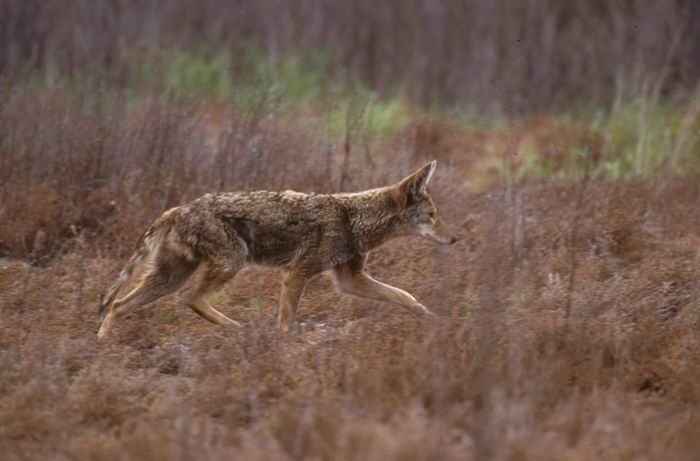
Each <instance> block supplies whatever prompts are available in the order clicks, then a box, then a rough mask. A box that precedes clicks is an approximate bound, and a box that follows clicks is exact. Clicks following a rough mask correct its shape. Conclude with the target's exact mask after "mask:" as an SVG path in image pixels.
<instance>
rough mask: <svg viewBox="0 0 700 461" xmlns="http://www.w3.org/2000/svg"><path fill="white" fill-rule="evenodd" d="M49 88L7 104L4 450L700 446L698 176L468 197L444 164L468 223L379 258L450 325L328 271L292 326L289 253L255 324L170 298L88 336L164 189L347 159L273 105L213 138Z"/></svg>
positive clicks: (365, 161) (297, 181)
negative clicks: (367, 296) (342, 288)
mask: <svg viewBox="0 0 700 461" xmlns="http://www.w3.org/2000/svg"><path fill="white" fill-rule="evenodd" d="M34 97H35V96H28V95H26V94H16V95H14V96H13V97H12V98H10V100H8V101H4V102H3V103H2V107H1V108H0V129H2V131H3V133H7V134H8V135H7V136H5V137H4V138H3V142H2V143H1V144H0V162H2V165H4V167H8V166H9V169H8V168H3V169H2V170H1V171H2V172H1V173H0V175H1V176H2V177H1V178H0V179H2V186H0V187H1V189H0V198H1V200H2V201H1V204H2V205H1V206H0V212H1V213H2V220H1V221H0V240H2V241H3V243H2V245H3V251H4V252H5V253H6V256H10V257H11V258H5V259H2V260H0V452H1V453H2V454H3V459H46V458H48V459H83V458H86V459H101V460H102V459H115V460H116V459H139V460H143V459H174V458H178V457H179V458H192V459H232V458H237V459H261V460H262V459H299V458H309V459H377V460H379V459H381V460H385V459H396V460H399V459H400V460H410V459H416V460H418V459H424V460H429V459H430V460H432V459H454V460H464V459H536V460H543V459H551V460H563V459H570V460H577V459H580V460H588V459H640V458H641V459H676V460H683V459H686V460H692V459H695V458H696V455H697V453H698V452H700V429H698V427H699V426H698V425H697V418H698V415H699V414H698V404H699V402H700V391H699V389H700V388H699V387H698V384H697V383H698V382H699V381H700V357H699V355H698V353H697V351H698V350H699V348H700V336H699V335H698V331H700V330H698V316H699V313H698V312H699V311H698V307H699V306H698V301H697V300H698V299H699V296H698V295H699V294H700V282H699V281H698V276H699V275H700V235H699V232H700V231H699V230H700V214H699V213H697V211H698V204H699V203H700V202H699V200H700V185H699V183H698V181H697V178H688V179H680V178H657V179H655V180H646V181H638V182H619V183H606V182H601V181H590V182H587V183H585V184H558V185H557V184H539V183H531V184H523V185H519V186H515V185H505V186H500V185H496V186H493V187H491V188H489V189H488V191H487V192H484V193H481V194H467V193H465V192H464V187H463V181H464V175H465V171H464V170H462V169H460V166H459V164H458V163H456V162H455V163H452V164H451V163H450V162H443V163H442V164H441V165H440V166H439V168H438V171H437V173H436V178H435V180H434V186H433V194H434V196H435V197H436V201H437V202H438V204H439V206H440V208H441V211H442V214H443V215H444V216H445V218H446V219H447V221H448V222H450V223H451V224H452V226H453V227H454V228H455V229H456V230H458V231H459V232H460V233H462V234H463V235H464V236H465V237H466V238H465V239H464V240H463V241H462V242H460V243H458V244H457V245H454V246H451V247H447V248H446V247H436V246H433V245H432V244H430V243H427V242H424V241H422V240H419V239H417V238H416V239H403V240H398V241H394V242H392V243H390V244H389V245H387V246H386V247H385V248H382V249H380V250H378V251H376V252H375V254H373V255H372V257H371V259H370V262H369V270H370V271H371V272H372V273H373V274H374V275H375V276H377V277H378V278H380V279H385V280H387V281H390V282H391V283H394V284H396V285H398V286H401V287H405V288H409V289H410V290H411V291H412V292H413V293H414V294H415V295H416V296H417V297H418V298H419V299H420V300H421V301H422V302H424V303H425V304H426V305H427V306H429V307H431V308H432V309H434V310H435V312H437V313H439V315H440V316H441V317H442V318H443V319H444V321H442V322H434V321H429V320H425V319H423V318H420V317H418V316H416V315H414V314H412V313H409V312H406V311H404V310H402V309H400V308H398V307H395V306H390V305H386V304H382V303H373V302H369V301H365V300H359V299H353V298H349V297H344V296H342V297H341V296H339V295H337V294H335V293H334V291H333V290H332V287H331V284H330V283H329V280H327V279H326V278H324V277H321V278H319V279H318V280H315V281H314V282H313V283H312V284H311V286H310V287H309V290H308V292H307V294H306V296H305V298H304V299H303V301H302V304H301V312H300V317H301V320H302V322H303V324H302V325H301V326H300V328H299V331H298V332H297V333H295V334H289V335H285V334H282V333H280V332H279V331H278V330H277V328H276V326H275V321H274V315H275V310H276V296H277V291H278V282H277V276H276V273H275V271H273V270H267V269H249V270H246V271H244V272H242V273H241V274H240V275H239V276H238V277H237V278H236V279H235V281H234V282H233V283H232V284H231V285H230V286H229V287H227V289H226V290H225V292H224V293H222V294H221V295H220V296H217V299H216V300H215V301H216V302H217V303H218V304H219V306H220V307H221V309H222V310H223V311H224V312H226V313H227V314H228V315H231V316H232V317H234V318H236V319H237V320H239V321H241V323H243V324H244V327H243V328H242V329H240V330H235V329H223V328H221V327H217V326H214V325H211V324H208V323H206V322H204V321H202V320H201V319H199V318H198V317H196V316H195V315H194V314H192V313H191V312H190V311H189V310H186V309H184V308H183V307H182V306H181V305H180V303H179V302H178V300H179V296H177V295H175V296H172V297H170V298H166V299H164V300H162V301H159V302H156V303H154V304H153V305H151V306H148V307H146V308H144V309H142V310H140V311H137V312H134V313H133V314H132V315H130V316H129V317H128V318H126V319H125V320H124V321H122V322H120V323H119V324H118V325H117V327H116V328H115V331H114V335H113V336H112V337H111V338H110V339H109V340H108V341H105V342H103V343H98V342H97V340H96V337H95V329H96V326H97V319H96V311H97V303H98V299H99V296H100V294H101V293H102V291H103V290H104V289H105V288H106V287H107V286H108V285H109V284H110V283H111V282H112V281H113V278H114V277H115V275H116V273H117V271H118V270H119V268H120V265H121V264H122V263H123V262H124V259H125V257H127V255H128V254H129V252H130V249H131V246H132V245H133V244H134V242H135V241H136V239H137V237H138V234H139V233H140V232H141V231H142V230H143V229H144V228H145V227H146V226H147V225H148V224H149V222H150V221H152V220H153V219H154V218H155V217H157V216H158V215H159V213H161V212H162V211H163V210H164V209H165V208H167V207H169V206H172V205H174V204H177V203H180V202H182V201H185V200H188V199H191V198H194V197H195V196H197V195H199V194H200V193H202V192H204V191H207V190H217V189H239V188H247V189H255V188H269V189H283V188H297V189H302V190H316V191H333V190H336V189H337V187H338V184H339V179H340V177H341V176H342V174H341V173H342V172H341V171H340V168H341V166H342V164H343V163H342V162H341V161H340V159H339V156H338V155H339V154H336V152H339V150H338V149H336V146H334V145H333V143H332V142H329V141H324V140H322V139H318V138H317V137H315V136H314V135H313V134H312V133H299V132H294V133H291V132H289V131H287V130H285V128H284V127H283V126H281V125H280V124H279V123H277V122H276V121H275V119H274V118H269V117H267V118H264V119H260V120H253V119H251V118H247V117H243V116H232V118H231V120H230V127H228V128H226V129H223V130H220V129H217V132H216V137H213V136H212V133H211V132H210V131H206V129H203V128H201V126H200V124H199V123H198V120H199V117H198V116H197V115H193V114H197V112H196V111H194V112H188V110H186V109H184V108H182V107H180V106H178V105H175V104H165V105H164V104H162V103H160V104H155V103H154V104H151V105H149V106H147V107H145V108H143V110H141V111H136V115H134V112H127V111H126V110H125V109H121V108H119V107H118V104H117V103H116V100H115V101H112V103H114V104H115V106H113V107H111V108H107V109H105V110H104V112H94V111H91V112H88V111H80V110H75V109H71V108H70V107H69V105H68V104H66V103H65V102H64V101H62V99H61V94H60V92H57V93H52V94H48V95H43V96H41V98H40V100H39V101H36V100H34V99H32V98H34ZM38 102H39V103H38ZM108 102H110V100H109V98H107V99H106V103H108ZM217 123H218V122H217ZM421 136H422V135H421ZM425 136H427V137H428V138H429V137H430V133H428V134H427V135H425ZM454 136H456V135H454ZM489 136H493V135H489ZM564 136H568V135H566V134H564ZM406 142H409V143H410V142H413V141H411V140H407V141H406ZM415 142H419V141H418V140H417V139H416V141H415ZM420 142H424V141H420ZM426 142H429V140H428V141H426ZM543 142H544V141H543ZM504 144H505V145H508V143H504ZM401 152H403V150H402V149H400V148H392V147H391V146H389V147H386V148H385V149H382V150H381V155H373V154H372V153H370V155H359V156H357V158H355V157H352V162H351V163H350V164H349V165H346V166H347V167H349V168H352V171H351V173H352V174H349V175H347V176H348V177H349V178H350V184H349V186H348V187H353V188H355V187H358V188H359V187H365V186H370V185H376V184H381V183H383V182H385V181H389V180H396V179H399V178H400V177H401V176H402V174H403V173H406V172H407V171H408V170H410V169H411V168H412V167H414V166H415V159H412V158H403V157H401V156H400V153H401ZM503 154H504V155H507V152H505V153H503Z"/></svg>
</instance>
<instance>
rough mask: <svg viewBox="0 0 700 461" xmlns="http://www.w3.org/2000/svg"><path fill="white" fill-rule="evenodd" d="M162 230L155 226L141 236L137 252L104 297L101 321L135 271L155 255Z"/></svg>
mask: <svg viewBox="0 0 700 461" xmlns="http://www.w3.org/2000/svg"><path fill="white" fill-rule="evenodd" d="M159 230H160V229H158V228H157V227H156V225H155V224H154V225H153V226H151V227H150V228H149V229H148V230H147V231H146V232H144V233H143V235H141V238H139V241H138V243H137V244H136V250H135V251H134V254H133V255H132V256H131V258H130V259H129V262H127V263H126V266H124V268H123V269H122V270H121V272H120V273H119V278H117V281H116V282H114V285H112V286H111V287H110V288H109V290H108V291H107V293H106V294H105V295H104V296H103V297H102V302H100V310H99V319H100V322H102V321H103V320H104V318H105V315H106V311H107V308H108V307H109V306H110V305H111V304H112V303H113V302H114V298H116V297H117V293H118V292H119V289H120V288H121V287H122V285H124V283H126V282H127V281H128V280H129V279H130V278H131V276H132V275H133V274H134V270H135V269H136V268H138V267H139V266H140V265H141V264H142V263H143V261H144V260H146V259H147V258H148V257H149V256H151V254H153V252H154V250H155V247H156V246H157V243H158V242H159V240H160V236H161V235H160V234H161V232H159Z"/></svg>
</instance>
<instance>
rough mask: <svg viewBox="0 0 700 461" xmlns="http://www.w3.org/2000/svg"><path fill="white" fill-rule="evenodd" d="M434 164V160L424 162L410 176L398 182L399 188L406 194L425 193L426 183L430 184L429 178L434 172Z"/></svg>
mask: <svg viewBox="0 0 700 461" xmlns="http://www.w3.org/2000/svg"><path fill="white" fill-rule="evenodd" d="M436 166H437V161H436V160H433V161H432V162H430V163H428V164H426V165H425V166H424V167H422V168H421V169H419V170H417V171H415V172H414V173H413V174H411V175H410V176H407V177H405V178H404V179H403V180H402V181H401V182H400V183H399V188H400V189H401V190H402V191H403V192H404V193H405V194H406V196H410V195H413V196H418V195H425V193H426V192H427V190H428V184H430V179H431V178H432V177H433V173H435V167H436Z"/></svg>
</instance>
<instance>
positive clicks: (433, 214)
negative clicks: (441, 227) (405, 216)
mask: <svg viewBox="0 0 700 461" xmlns="http://www.w3.org/2000/svg"><path fill="white" fill-rule="evenodd" d="M428 216H429V217H430V219H435V212H434V211H431V212H430V213H428Z"/></svg>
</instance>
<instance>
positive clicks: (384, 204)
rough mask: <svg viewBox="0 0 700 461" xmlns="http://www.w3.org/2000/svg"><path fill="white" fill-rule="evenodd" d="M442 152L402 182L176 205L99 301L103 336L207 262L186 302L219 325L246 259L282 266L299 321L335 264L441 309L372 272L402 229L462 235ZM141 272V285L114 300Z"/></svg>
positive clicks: (348, 283)
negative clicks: (441, 181) (309, 288)
mask: <svg viewBox="0 0 700 461" xmlns="http://www.w3.org/2000/svg"><path fill="white" fill-rule="evenodd" d="M435 166H436V162H435V160H433V161H432V162H430V163H428V164H427V165H425V166H424V167H422V168H420V169H419V170H417V171H416V172H414V173H413V174H411V175H410V176H408V177H406V178H404V179H403V180H402V181H400V182H399V183H397V184H394V185H391V186H387V187H382V188H378V189H372V190H367V191H363V192H356V193H339V194H313V193H311V194H305V193H299V192H294V191H284V192H268V191H256V192H231V193H214V194H206V195H204V196H203V197H200V198H198V199H196V200H194V201H192V202H190V203H188V204H185V205H181V206H178V207H175V208H172V209H170V210H168V211H166V212H165V213H163V215H162V216H161V217H160V218H158V219H157V220H156V222H155V223H154V224H153V225H152V226H151V227H150V228H149V229H148V230H147V231H146V232H145V233H144V234H143V235H142V236H141V238H140V239H139V241H138V244H137V245H136V251H135V253H134V255H133V256H132V257H131V259H130V260H129V262H128V263H127V264H126V266H125V267H124V269H123V270H122V271H121V273H120V275H119V278H118V280H117V281H116V283H115V284H114V285H113V286H112V287H111V288H110V289H109V291H108V292H107V293H106V295H105V296H104V297H103V299H102V302H101V304H100V309H99V317H100V328H99V331H98V333H97V335H98V337H99V338H103V337H105V335H106V334H107V332H108V331H109V329H110V327H111V326H112V323H113V322H114V319H115V317H116V316H118V315H122V314H123V313H125V312H127V311H128V310H131V309H133V308H136V307H139V306H143V305H144V304H146V303H150V302H152V301H155V300H156V299H158V298H160V297H162V296H165V295H167V294H170V293H172V292H174V291H175V290H176V289H178V288H179V287H180V286H181V285H182V284H183V283H184V282H185V280H186V279H187V278H188V277H189V276H190V275H192V273H193V272H194V271H195V269H197V267H198V266H199V265H200V264H201V263H206V266H207V267H206V270H205V271H204V273H203V274H202V277H201V279H200V280H199V281H198V282H197V284H196V286H195V287H194V289H193V290H192V292H191V293H190V294H189V295H188V296H187V298H186V301H185V303H186V304H187V306H188V307H190V308H191V309H192V310H194V311H195V312H196V313H197V314H199V315H200V316H202V317H204V318H205V319H207V320H209V321H210V322H213V323H218V324H221V325H226V324H229V325H237V326H240V324H239V323H238V322H236V321H235V320H232V319H230V318H229V317H227V316H226V315H224V314H222V313H221V312H219V311H218V310H216V309H214V308H213V307H212V306H211V305H209V304H208V303H207V302H206V297H207V295H208V294H211V293H212V292H213V291H214V290H216V289H218V288H221V287H222V286H223V285H224V284H225V283H226V282H228V281H229V280H231V279H232V278H233V277H234V276H235V275H236V273H237V272H238V271H239V270H240V269H241V268H242V267H243V266H244V265H245V264H246V263H255V264H263V265H269V266H277V267H280V268H281V269H282V293H281V296H280V303H279V314H278V324H279V326H280V327H281V328H282V330H284V331H289V329H290V327H292V326H293V325H294V322H295V316H296V310H297V305H298V304H299V299H300V298H301V296H302V293H303V292H304V288H305V287H306V285H307V283H308V281H309V280H310V278H311V277H313V276H314V275H316V274H319V273H321V272H323V271H330V272H331V273H332V275H333V278H334V282H335V286H336V287H337V289H338V290H339V291H340V292H343V293H348V294H352V295H355V296H360V297H364V298H369V299H374V300H380V301H387V302H390V303H395V304H398V305H401V306H405V307H409V308H413V309H416V310H417V311H420V312H423V313H425V314H429V315H434V314H433V313H432V312H431V311H430V310H428V309H427V308H426V307H425V306H424V305H422V304H421V303H419V302H418V301H417V300H416V299H415V298H414V297H413V296H411V295H410V294H409V293H407V292H406V291H404V290H401V289H399V288H396V287H393V286H391V285H387V284H385V283H382V282H379V281H377V280H375V279H373V278H372V277H370V276H369V275H368V274H367V273H366V272H364V270H363V267H364V264H365V260H366V259H367V255H368V253H369V252H370V251H371V250H372V249H374V248H377V247H378V246H380V245H381V244H383V243H385V242H387V241H388V240H390V239H392V238H395V237H402V236H407V235H421V236H423V237H427V238H429V239H430V240H433V241H435V242H437V243H440V244H452V243H455V242H456V241H457V240H458V238H457V236H455V235H453V234H452V233H451V232H450V230H449V229H448V228H447V226H446V225H445V223H444V222H443V221H442V220H441V219H440V218H439V217H438V215H437V210H436V208H435V203H434V202H433V200H432V198H431V197H430V195H429V194H428V191H427V188H428V184H429V182H430V178H431V177H432V175H433V173H434V172H435ZM135 271H137V272H138V274H139V275H138V276H137V281H138V283H137V284H136V287H135V288H134V289H133V290H131V291H130V292H129V293H128V294H126V295H125V296H123V297H122V298H120V299H117V300H116V301H115V300H114V299H115V298H116V295H117V293H118V291H119V289H120V288H121V286H122V285H123V284H124V283H125V282H127V281H128V280H129V279H130V278H131V277H132V275H133V274H134V272H135Z"/></svg>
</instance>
